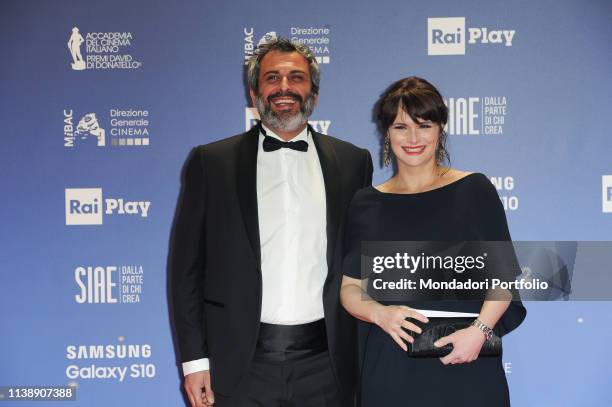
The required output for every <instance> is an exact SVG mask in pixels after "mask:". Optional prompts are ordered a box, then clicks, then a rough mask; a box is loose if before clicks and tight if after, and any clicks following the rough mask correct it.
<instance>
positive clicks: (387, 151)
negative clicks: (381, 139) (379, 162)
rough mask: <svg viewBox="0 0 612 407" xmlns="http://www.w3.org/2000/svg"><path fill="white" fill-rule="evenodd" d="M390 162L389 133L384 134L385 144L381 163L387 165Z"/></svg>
mask: <svg viewBox="0 0 612 407" xmlns="http://www.w3.org/2000/svg"><path fill="white" fill-rule="evenodd" d="M389 164H391V140H389V135H388V134H387V135H386V136H385V146H384V148H383V165H384V166H385V167H388V166H389Z"/></svg>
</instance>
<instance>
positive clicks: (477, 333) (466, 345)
mask: <svg viewBox="0 0 612 407" xmlns="http://www.w3.org/2000/svg"><path fill="white" fill-rule="evenodd" d="M485 341H486V338H485V335H484V333H483V332H482V331H481V330H480V329H478V328H476V327H475V326H469V327H467V328H465V329H460V330H458V331H456V332H453V333H452V334H450V335H448V336H444V337H442V338H440V339H438V340H437V341H435V342H434V346H436V347H441V346H444V345H447V344H449V343H452V344H453V351H452V352H451V353H449V354H448V355H446V356H444V357H442V358H440V361H441V362H442V363H444V364H445V365H448V364H451V365H454V364H458V363H469V362H472V361H474V360H476V359H477V358H478V354H479V353H480V348H482V345H484V343H485Z"/></svg>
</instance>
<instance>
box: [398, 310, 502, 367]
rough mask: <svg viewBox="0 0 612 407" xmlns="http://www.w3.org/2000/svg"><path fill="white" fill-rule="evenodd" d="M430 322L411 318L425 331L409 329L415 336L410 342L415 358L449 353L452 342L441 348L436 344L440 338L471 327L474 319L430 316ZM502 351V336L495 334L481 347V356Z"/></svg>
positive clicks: (493, 354)
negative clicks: (419, 331) (417, 331)
mask: <svg viewBox="0 0 612 407" xmlns="http://www.w3.org/2000/svg"><path fill="white" fill-rule="evenodd" d="M428 319H429V322H428V323H426V324H425V323H422V322H420V321H416V320H414V319H413V320H411V321H410V322H413V323H415V324H417V325H418V326H419V327H420V328H421V329H422V330H423V332H422V333H420V334H418V333H416V332H414V331H411V330H407V329H406V331H407V332H408V334H409V335H410V336H412V337H413V338H414V342H413V343H408V352H407V353H408V356H410V357H413V358H440V357H443V356H446V355H448V354H449V353H451V351H452V350H453V345H452V344H450V343H449V344H447V345H444V346H441V347H439V348H437V347H435V346H434V342H435V341H437V340H438V339H440V338H442V337H444V336H447V335H450V334H452V333H453V332H455V331H458V330H460V329H464V328H467V327H469V326H470V325H471V324H472V321H473V320H474V318H473V317H433V318H428ZM493 331H494V332H495V330H493ZM501 352H502V341H501V338H500V337H499V336H498V335H497V334H495V335H493V336H492V337H491V339H490V340H488V341H485V343H484V344H483V345H482V348H481V349H480V353H479V357H480V356H499V355H501Z"/></svg>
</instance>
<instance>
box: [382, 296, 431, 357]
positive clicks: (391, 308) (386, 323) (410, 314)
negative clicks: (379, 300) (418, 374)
mask: <svg viewBox="0 0 612 407" xmlns="http://www.w3.org/2000/svg"><path fill="white" fill-rule="evenodd" d="M406 318H413V319H417V320H419V321H421V322H428V321H429V319H427V317H426V316H425V315H423V314H420V313H418V312H416V311H415V310H413V309H411V308H409V307H407V306H405V305H382V304H377V307H376V308H375V309H374V311H373V312H372V318H371V320H372V322H374V323H375V324H376V325H378V326H379V327H381V328H382V329H383V330H384V331H385V332H386V333H388V334H389V335H391V338H393V340H394V341H395V342H396V343H397V344H398V345H399V346H400V348H402V349H403V350H404V351H407V350H408V346H407V345H406V343H405V342H404V341H403V340H402V339H405V340H406V341H408V342H410V343H412V342H414V339H413V338H412V336H410V335H408V333H407V332H406V331H404V330H403V329H402V328H406V329H409V330H411V331H414V332H416V333H421V332H422V331H421V328H419V327H418V326H417V325H416V324H414V323H412V322H409V321H406Z"/></svg>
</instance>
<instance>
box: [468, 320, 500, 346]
mask: <svg viewBox="0 0 612 407" xmlns="http://www.w3.org/2000/svg"><path fill="white" fill-rule="evenodd" d="M472 325H474V326H475V327H476V328H478V329H480V330H481V331H482V333H483V334H484V335H485V338H487V341H490V340H491V338H492V337H493V335H495V333H494V332H493V330H492V329H491V328H489V327H488V326H486V325H485V324H484V323H483V322H482V321H481V320H479V319H478V318H476V319H475V320H473V321H472Z"/></svg>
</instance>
